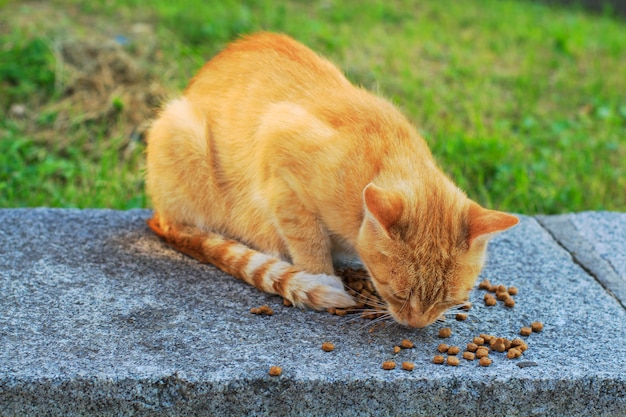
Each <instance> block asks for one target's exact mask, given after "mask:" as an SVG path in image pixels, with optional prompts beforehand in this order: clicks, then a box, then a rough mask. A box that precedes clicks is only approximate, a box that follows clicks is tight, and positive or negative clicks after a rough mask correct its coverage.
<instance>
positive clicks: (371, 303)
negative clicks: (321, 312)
mask: <svg viewBox="0 0 626 417" xmlns="http://www.w3.org/2000/svg"><path fill="white" fill-rule="evenodd" d="M337 275H338V276H340V277H341V278H342V280H343V283H344V284H345V286H346V287H347V291H348V293H350V295H352V296H353V297H354V298H355V299H356V301H357V304H356V305H355V306H354V307H350V308H329V309H327V311H328V312H329V313H330V314H334V315H337V316H345V315H346V314H354V313H360V314H361V317H363V318H364V319H376V318H378V317H381V316H382V315H384V314H385V312H386V307H385V303H384V301H382V299H381V298H380V295H378V293H377V292H376V289H375V288H374V284H372V281H371V280H370V278H369V275H368V273H367V271H366V270H364V269H354V268H342V269H339V270H337ZM363 309H368V311H363ZM371 310H375V311H371Z"/></svg>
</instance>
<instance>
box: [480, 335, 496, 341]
mask: <svg viewBox="0 0 626 417" xmlns="http://www.w3.org/2000/svg"><path fill="white" fill-rule="evenodd" d="M480 337H482V338H483V339H484V341H485V343H489V342H491V339H493V336H492V335H490V334H486V333H481V334H480Z"/></svg>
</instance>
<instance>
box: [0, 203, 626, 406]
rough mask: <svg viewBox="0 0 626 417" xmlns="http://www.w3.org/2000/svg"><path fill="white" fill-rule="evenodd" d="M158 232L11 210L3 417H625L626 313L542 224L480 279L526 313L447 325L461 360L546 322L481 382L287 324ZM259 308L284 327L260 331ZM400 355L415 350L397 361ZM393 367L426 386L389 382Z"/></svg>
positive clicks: (360, 328)
mask: <svg viewBox="0 0 626 417" xmlns="http://www.w3.org/2000/svg"><path fill="white" fill-rule="evenodd" d="M149 216H150V212H149V211H145V210H134V211H127V212H119V211H109V210H83V211H80V210H52V209H10V210H0V312H2V313H1V314H0V416H22V415H49V416H78V415H103V416H108V415H111V416H113V415H115V416H120V415H138V416H154V415H181V416H182V415H215V416H230V415H250V416H255V415H296V416H297V415H327V416H334V415H342V416H353V415H354V416H359V415H364V416H365V415H368V416H369V415H381V416H385V415H390V416H404V415H412V416H419V415H425V416H426V415H438V416H457V415H463V416H479V415H480V416H482V415H509V416H518V415H519V416H534V415H568V416H589V415H602V416H623V415H626V372H625V368H624V363H626V343H624V342H625V341H626V340H625V339H624V335H625V334H626V310H624V308H623V307H622V305H620V303H619V302H618V300H617V299H616V298H615V297H614V296H612V295H611V294H609V293H608V292H607V291H606V290H605V289H604V288H603V286H602V285H600V284H599V283H598V281H596V279H595V278H594V277H593V276H591V275H589V274H588V273H587V272H586V271H585V270H584V269H583V268H581V267H580V266H579V265H578V264H577V263H576V262H573V260H572V256H571V255H570V253H568V252H567V251H566V250H565V249H564V248H563V247H562V246H561V245H559V244H558V243H557V242H556V241H555V240H554V239H553V238H552V236H551V235H550V234H549V233H548V232H547V231H546V230H545V229H544V228H543V227H542V226H541V225H540V224H539V223H538V222H537V221H536V220H535V219H534V218H529V217H523V219H522V223H521V224H520V226H518V227H517V228H515V229H513V230H511V231H510V232H507V233H506V234H503V235H501V236H499V237H498V238H497V239H495V240H494V241H493V242H492V244H491V246H490V261H489V263H488V266H487V268H486V269H485V271H484V273H483V277H487V278H490V279H491V280H492V282H498V283H503V284H506V285H515V286H517V287H518V288H519V290H520V293H519V295H517V296H516V301H517V304H516V306H515V307H514V308H513V309H507V308H505V307H503V306H502V305H498V306H496V307H485V306H484V304H483V303H482V294H483V291H479V290H476V291H474V293H473V295H472V298H473V299H472V301H473V302H474V308H473V309H472V310H471V316H470V319H468V320H467V321H465V322H456V321H454V320H452V321H449V322H448V324H447V326H449V327H451V328H452V331H453V335H452V337H451V338H449V339H446V340H445V343H448V344H454V345H457V346H461V347H464V346H465V344H466V343H468V342H469V341H470V340H471V338H472V337H473V336H475V335H477V334H478V333H490V334H493V335H498V336H504V337H509V338H513V337H516V336H517V332H518V330H519V328H520V327H522V326H524V325H528V324H529V323H530V322H532V321H535V320H538V321H542V322H544V324H545V328H544V331H543V332H541V333H538V334H533V335H531V336H529V337H527V338H526V339H527V343H528V345H529V346H530V348H529V350H528V351H526V352H525V354H524V356H523V357H522V359H517V360H509V359H506V358H505V357H504V356H503V355H502V354H498V353H492V354H491V357H492V358H493V360H494V363H493V365H492V366H490V367H488V368H482V367H479V366H478V364H477V363H476V362H467V361H464V360H461V364H460V366H458V367H450V366H445V365H444V366H442V365H435V364H433V363H432V357H433V356H434V355H435V354H436V353H437V352H436V347H437V345H438V344H439V343H441V342H442V340H441V339H438V338H437V331H438V327H437V326H433V327H430V328H427V329H424V330H420V331H417V330H411V329H405V328H401V327H398V326H395V325H386V326H383V327H373V326H371V325H370V322H368V321H364V320H362V319H360V318H356V319H352V318H350V317H338V316H331V315H329V314H327V313H325V312H314V311H303V310H298V309H294V308H287V307H283V306H282V300H281V299H279V298H278V297H274V296H269V295H266V294H262V293H260V292H258V291H257V290H255V289H254V288H251V287H249V286H248V285H246V284H244V283H242V282H240V281H237V280H235V279H233V278H232V277H229V276H227V275H225V274H224V273H222V272H220V271H218V270H217V269H215V268H214V267H212V266H210V265H200V264H198V263H197V262H195V261H194V260H192V259H190V258H187V257H185V256H182V255H180V254H178V253H176V252H173V251H172V250H170V249H169V248H167V247H166V246H165V245H163V244H162V243H161V242H160V241H159V240H158V239H157V238H156V237H155V236H153V235H152V234H151V233H150V232H149V231H148V229H147V227H146V226H145V223H144V220H145V219H146V218H147V217H149ZM599 216H600V218H602V219H603V218H604V217H603V216H602V215H601V214H599ZM621 216H624V215H620V216H619V219H618V220H617V223H610V224H613V225H614V226H613V227H612V228H613V229H618V228H622V227H623V223H622V219H623V217H621ZM543 220H544V219H542V221H543ZM607 221H610V222H615V221H616V220H613V219H611V220H607ZM544 223H545V222H544ZM577 224H578V223H577ZM578 226H580V224H578ZM577 230H578V233H579V235H581V236H585V235H584V234H583V229H582V228H580V227H579V228H578V229H577ZM621 230H623V229H621ZM593 239H594V240H593V243H591V244H592V245H594V248H598V247H599V246H598V245H600V243H602V245H605V247H604V249H602V250H601V251H606V252H607V253H612V251H615V252H616V253H617V252H619V251H622V253H623V251H624V247H623V245H622V244H623V241H622V242H620V241H619V239H618V241H617V243H618V245H619V247H617V248H616V247H613V246H612V245H614V244H615V243H614V242H613V241H612V240H611V239H607V240H603V238H602V236H601V235H598V236H596V237H594V238H593ZM595 250H596V251H599V250H600V249H595ZM610 259H618V257H610ZM614 270H619V268H614ZM594 274H595V273H594ZM261 304H269V305H270V306H271V307H272V308H273V309H274V311H275V314H274V315H273V316H271V317H261V316H255V315H252V314H249V312H248V310H249V309H250V307H256V306H259V305H261ZM370 330H371V331H370ZM404 338H409V339H411V340H412V341H413V342H415V344H416V348H415V349H410V350H403V351H401V352H400V353H399V354H397V355H394V354H393V353H392V347H393V346H394V345H395V344H398V343H399V341H400V340H402V339H404ZM324 341H332V342H333V343H334V344H335V346H336V349H335V350H334V351H333V352H323V351H322V350H321V349H320V346H321V344H322V342H324ZM388 359H394V360H395V361H396V362H397V363H398V364H399V363H400V362H402V361H404V360H408V361H412V362H414V363H415V364H416V367H415V370H414V371H412V372H406V371H402V370H400V369H395V370H392V371H384V370H382V369H381V364H382V362H383V361H385V360H388ZM522 362H523V363H522ZM272 365H279V366H281V367H282V368H283V374H282V375H281V376H280V377H270V376H269V375H268V370H269V367H270V366H272ZM519 365H523V366H519Z"/></svg>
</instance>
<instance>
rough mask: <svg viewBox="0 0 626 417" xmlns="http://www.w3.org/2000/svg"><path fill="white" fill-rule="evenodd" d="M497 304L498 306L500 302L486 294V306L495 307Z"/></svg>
mask: <svg viewBox="0 0 626 417" xmlns="http://www.w3.org/2000/svg"><path fill="white" fill-rule="evenodd" d="M496 304H498V302H497V301H496V299H495V298H494V297H493V296H492V295H490V294H485V305H486V306H487V307H493V306H495V305H496Z"/></svg>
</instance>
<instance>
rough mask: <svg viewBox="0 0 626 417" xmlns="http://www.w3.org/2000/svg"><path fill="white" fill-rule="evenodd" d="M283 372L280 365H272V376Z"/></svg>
mask: <svg viewBox="0 0 626 417" xmlns="http://www.w3.org/2000/svg"><path fill="white" fill-rule="evenodd" d="M282 373H283V368H281V367H280V366H272V367H270V375H271V376H280V374H282Z"/></svg>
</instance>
